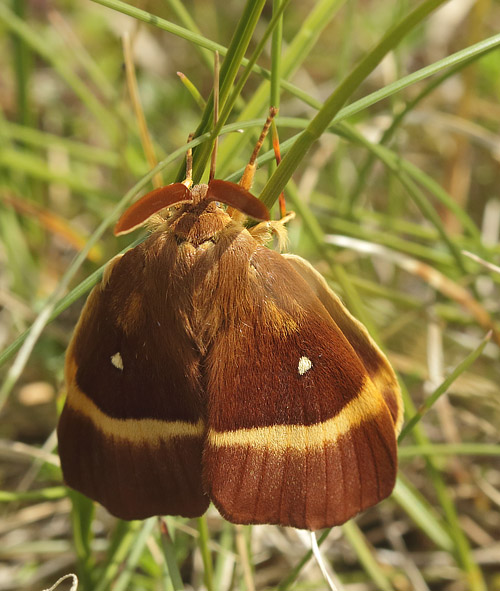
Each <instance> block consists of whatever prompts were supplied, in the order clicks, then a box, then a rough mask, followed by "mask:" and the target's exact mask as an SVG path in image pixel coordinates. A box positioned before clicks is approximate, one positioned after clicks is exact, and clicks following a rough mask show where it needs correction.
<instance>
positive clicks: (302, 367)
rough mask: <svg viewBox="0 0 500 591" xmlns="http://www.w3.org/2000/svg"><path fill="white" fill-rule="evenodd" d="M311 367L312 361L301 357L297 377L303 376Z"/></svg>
mask: <svg viewBox="0 0 500 591" xmlns="http://www.w3.org/2000/svg"><path fill="white" fill-rule="evenodd" d="M312 366H313V364H312V361H311V360H310V359H309V357H301V358H300V359H299V367H298V370H299V375H300V376H303V375H304V374H305V373H306V372H307V371H309V370H310V369H311V367H312Z"/></svg>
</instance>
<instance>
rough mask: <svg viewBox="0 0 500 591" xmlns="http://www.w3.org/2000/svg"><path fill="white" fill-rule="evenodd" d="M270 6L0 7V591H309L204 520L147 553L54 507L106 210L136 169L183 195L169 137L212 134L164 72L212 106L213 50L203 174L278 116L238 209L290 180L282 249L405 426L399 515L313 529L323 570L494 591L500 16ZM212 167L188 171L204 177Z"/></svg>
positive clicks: (234, 168)
mask: <svg viewBox="0 0 500 591" xmlns="http://www.w3.org/2000/svg"><path fill="white" fill-rule="evenodd" d="M281 4H282V2H281V1H280V0H275V2H271V1H268V2H264V1H260V0H255V1H253V2H247V3H244V2H235V1H233V2H230V1H226V2H222V1H220V0H204V1H198V2H195V1H187V2H178V1H177V0H149V1H144V2H138V1H136V2H134V3H133V4H132V3H131V4H125V3H122V2H121V1H120V0H98V1H95V2H92V1H90V0H89V1H85V2H71V1H63V0H3V2H2V3H1V4H0V108H1V111H0V363H1V366H0V379H1V383H2V388H1V390H0V396H1V404H2V414H1V415H0V460H1V464H0V489H1V490H0V501H1V505H0V507H1V509H0V511H1V513H0V561H1V562H0V591H7V590H15V589H23V590H27V591H31V590H38V589H42V588H48V587H50V585H52V584H54V583H55V581H56V580H57V578H58V577H59V576H62V575H64V574H65V573H68V572H77V573H78V575H79V578H80V584H79V589H84V590H85V591H87V590H98V591H99V590H107V589H114V590H119V589H128V590H133V591H135V590H163V589H181V588H185V589H201V588H208V589H210V590H212V589H217V590H221V591H224V590H230V589H231V590H232V589H238V590H239V589H249V590H251V589H281V590H283V589H291V588H294V589H326V588H327V583H326V581H325V579H324V578H323V576H322V574H321V573H320V571H319V569H318V567H317V566H316V565H315V563H314V561H310V562H308V561H307V559H308V558H309V555H308V554H307V552H308V549H309V540H308V538H303V537H301V535H300V534H298V533H297V532H296V531H294V530H291V529H286V528H276V527H271V526H256V527H253V528H237V527H235V526H232V525H230V524H228V523H225V522H224V521H223V520H222V518H220V517H219V516H218V515H217V513H216V511H215V510H214V509H211V510H210V511H209V513H208V515H207V518H206V519H205V518H204V519H201V520H198V521H194V522H189V521H187V520H183V519H174V518H168V520H167V524H168V531H169V534H170V535H169V536H168V537H165V536H163V537H161V536H160V532H159V528H158V527H157V524H156V521H155V520H148V521H146V522H144V523H139V522H133V523H124V522H118V521H117V520H115V519H113V518H111V517H110V516H109V515H108V514H107V513H106V512H105V511H104V510H103V509H102V508H100V507H97V508H94V507H93V505H92V504H91V503H90V502H88V501H87V500H86V499H84V498H83V497H80V496H79V495H76V494H74V493H71V494H69V492H68V490H67V489H65V488H64V487H63V486H62V480H61V474H60V470H59V468H58V457H57V451H56V439H55V435H54V428H55V425H56V421H57V415H58V412H59V410H60V408H61V405H62V402H63V397H64V392H63V364H64V352H65V349H66V346H67V344H68V342H69V339H70V336H71V332H72V330H73V327H74V325H75V323H76V321H77V318H78V315H79V312H80V310H81V307H82V305H83V303H84V298H83V297H82V296H83V295H85V294H86V293H87V292H88V291H89V289H90V288H91V286H92V285H93V284H95V283H96V282H97V281H98V279H99V277H100V273H101V272H102V269H101V268H102V266H103V265H104V264H105V263H106V262H107V261H108V260H109V259H110V258H112V257H113V256H114V255H115V254H116V253H117V252H118V251H119V250H121V249H123V248H125V247H126V246H127V244H129V243H130V238H129V237H123V238H120V239H119V240H117V239H116V238H114V237H113V235H112V231H111V228H112V225H113V224H114V222H115V221H116V219H117V217H118V215H119V213H118V209H117V205H118V204H119V202H120V200H122V199H123V198H124V196H126V199H125V200H123V201H122V203H121V205H120V208H121V209H120V211H121V210H123V209H124V207H125V201H127V202H131V200H132V199H134V198H135V197H136V196H137V195H139V194H140V192H141V191H143V190H149V189H150V188H151V187H152V185H151V181H150V177H151V176H152V175H149V177H148V178H146V179H144V176H145V175H146V174H147V173H148V172H149V171H150V170H151V168H152V166H153V164H154V163H155V162H156V161H162V160H164V159H165V158H167V162H166V164H165V166H164V167H163V168H162V171H161V174H162V175H163V182H164V183H167V182H171V181H173V180H175V179H176V178H178V177H179V175H182V172H181V171H182V167H183V146H184V144H185V142H186V140H187V136H188V134H189V133H191V132H194V131H195V130H199V131H203V130H205V131H209V130H210V129H211V126H212V124H211V115H210V112H209V109H207V110H205V111H204V112H203V106H200V104H199V102H197V101H196V100H195V97H194V96H193V93H192V92H190V90H189V89H188V88H187V86H186V85H184V84H183V83H182V81H181V79H180V78H179V76H178V75H177V73H178V72H182V73H183V74H184V75H185V76H186V77H187V78H188V79H189V81H190V83H191V84H192V85H194V87H196V88H197V89H198V91H199V93H200V95H201V97H202V98H203V99H205V100H206V99H208V98H209V96H210V93H211V89H212V84H213V50H214V49H217V48H218V49H219V51H220V53H221V64H222V74H223V76H222V79H221V89H222V90H221V94H222V96H223V98H224V99H225V105H226V107H227V113H225V114H226V115H227V119H226V120H225V123H227V124H234V125H233V126H232V127H231V128H230V129H231V131H230V132H229V133H225V134H223V136H222V137H221V141H220V148H219V156H218V168H217V176H218V177H220V178H231V180H236V178H237V176H236V177H231V176H230V175H232V174H235V173H236V172H238V171H240V170H241V168H242V167H243V166H244V165H245V163H246V161H247V159H248V157H249V155H250V152H251V149H252V145H253V143H254V142H255V140H256V138H257V137H258V133H259V130H260V127H261V125H262V122H263V120H264V119H265V116H266V114H267V111H268V108H269V106H270V105H271V104H273V105H278V106H279V107H280V113H279V116H278V118H277V129H278V132H279V136H280V140H281V142H282V154H283V155H285V159H284V161H283V167H282V168H281V169H278V173H276V172H275V169H276V167H275V165H274V164H273V159H274V156H273V154H272V151H271V145H270V141H269V142H268V143H267V144H266V145H265V147H264V152H267V156H266V154H264V158H263V161H262V163H261V167H260V169H259V171H258V173H257V176H256V179H255V183H254V188H253V192H254V194H256V195H259V194H261V191H262V190H263V191H264V198H265V200H266V203H272V202H274V201H275V200H276V198H277V195H278V193H279V190H280V189H281V187H282V186H283V185H284V184H285V183H287V184H286V188H285V197H286V199H287V207H288V209H289V210H294V211H295V212H296V213H297V216H296V219H295V220H294V221H293V222H291V223H290V224H289V235H290V244H289V247H288V250H289V251H290V252H293V253H296V254H300V255H301V256H304V257H306V258H307V259H308V260H310V261H311V262H312V263H313V264H315V266H316V267H317V268H318V269H319V270H320V271H321V272H322V273H324V275H325V277H326V278H327V280H328V281H329V283H330V284H331V286H332V287H333V288H334V289H335V290H336V291H337V292H338V293H339V294H340V295H341V297H342V298H343V300H344V301H345V302H346V304H347V306H348V307H349V309H350V310H351V311H352V312H353V313H354V314H355V315H356V316H357V317H358V318H360V319H361V320H362V321H363V322H364V323H365V324H366V325H367V327H368V328H369V330H370V332H371V333H372V334H373V336H374V338H375V339H376V340H377V341H378V342H379V343H380V344H381V346H382V347H383V348H384V350H385V351H386V352H387V354H388V356H389V358H390V360H391V361H392V363H393V365H394V367H395V369H396V371H397V372H398V374H399V376H400V380H401V385H402V388H403V391H404V396H405V400H406V412H407V420H410V418H411V417H412V416H414V415H415V412H416V409H418V408H420V409H421V415H422V421H419V422H417V421H416V420H414V421H413V422H412V423H410V425H409V427H408V428H406V429H405V430H404V436H403V438H402V440H401V448H400V449H401V451H400V479H399V481H398V484H397V487H396V489H395V492H394V494H393V496H392V497H391V498H390V499H389V500H386V501H384V502H383V503H382V504H380V505H379V506H378V507H375V508H372V509H370V510H369V511H367V512H365V513H364V514H362V515H360V516H359V517H358V518H357V519H356V520H355V521H352V522H350V523H348V524H346V525H345V526H343V527H342V528H335V529H334V530H333V531H331V532H330V533H329V535H328V536H327V537H326V539H325V541H324V542H323V544H322V546H321V548H322V552H323V554H324V556H325V560H326V562H327V565H328V567H329V568H332V569H333V570H334V571H335V573H336V576H337V577H338V578H339V580H340V581H341V585H342V587H343V588H345V589H349V590H352V591H354V590H356V591H361V590H367V591H368V590H371V589H383V590H401V591H406V590H413V589H416V590H417V591H426V590H440V591H441V590H443V591H444V590H446V591H462V590H463V591H469V590H472V591H476V590H486V589H487V590H488V591H490V590H491V591H494V590H496V589H500V564H499V563H500V558H499V557H500V542H499V539H500V511H499V506H500V463H499V456H500V446H499V444H498V443H499V425H500V386H499V384H500V364H499V345H500V323H499V311H500V288H499V282H500V268H499V266H498V265H500V246H499V231H500V195H499V187H500V170H499V159H500V137H499V130H500V123H499V121H500V106H499V97H500V54H499V50H498V49H497V48H498V46H499V45H500V35H499V34H498V31H500V4H499V3H498V2H493V1H486V0H477V1H470V0H451V1H449V2H443V1H439V0H434V1H430V0H426V1H425V2H409V1H403V0H387V1H385V2H375V1H372V0H316V1H311V0H303V1H301V2H296V1H290V2H287V3H286V5H284V10H283V12H282V15H281V17H276V11H277V10H278V9H279V7H280V5H281ZM273 14H274V15H275V18H274V20H273ZM270 23H271V25H272V26H271V27H270ZM274 25H275V26H274ZM235 33H236V34H235ZM124 36H127V38H128V40H129V44H130V48H131V55H132V58H131V59H130V60H128V66H129V67H131V66H134V69H135V77H136V84H135V85H134V84H132V85H131V84H130V82H129V83H127V76H126V67H125V61H126V60H125V59H124V50H123V39H124ZM263 41H264V42H263ZM259 44H260V45H259ZM261 46H262V47H261ZM226 48H229V52H228V55H227V56H226V57H225V53H226ZM255 52H258V55H257V54H256V53H255ZM243 55H245V56H246V57H247V58H249V59H250V58H252V56H255V58H256V66H255V67H254V68H253V71H251V72H250V71H248V72H247V73H248V78H246V74H245V69H244V68H245V63H246V62H242V57H243ZM242 77H245V78H244V80H245V83H244V85H243V86H242V88H241V90H237V92H236V93H235V95H234V96H233V97H231V91H232V89H234V88H235V86H236V85H237V84H238V81H241V80H243V78H242ZM134 92H135V93H136V94H137V95H138V96H139V98H140V103H141V105H142V110H143V114H144V121H145V122H146V125H147V129H148V131H149V137H150V140H151V146H152V150H151V151H150V154H153V156H151V155H150V158H149V160H148V157H147V156H146V149H145V143H144V139H143V138H142V139H141V126H140V124H139V122H138V114H137V110H136V109H134V106H133V101H132V100H131V93H134ZM224 93H225V94H224ZM233 99H234V100H233ZM209 106H210V104H209ZM311 122H312V123H311ZM304 128H307V131H306V133H304V134H302V135H300V133H301V132H302V130H303V129H304ZM292 146H293V147H292ZM176 150H178V151H179V153H178V157H177V158H174V159H170V160H168V156H169V155H170V154H172V153H173V152H174V151H176ZM209 153H210V143H209V142H205V144H203V145H202V146H201V148H200V149H199V150H198V151H196V152H195V173H196V174H198V176H201V173H202V171H203V170H204V169H205V167H206V158H207V156H208V155H209ZM287 154H289V156H287ZM205 174H206V173H205ZM142 179H144V180H142ZM141 180H142V182H141ZM287 181H288V182H287ZM137 183H139V185H137ZM264 187H265V189H264ZM273 215H274V217H275V218H277V217H278V215H279V214H278V212H277V211H274V212H273ZM103 222H104V225H101V224H102V223H103ZM100 225H101V226H100ZM98 228H100V229H99V230H98V232H97V233H96V229H98ZM134 237H135V236H134ZM82 249H85V250H83V254H81V255H80V257H79V258H76V259H75V257H76V255H77V253H79V252H80V253H81V252H82ZM99 269H101V271H99ZM48 320H50V322H47V321H48ZM30 329H33V332H32V333H31V335H32V337H33V338H32V340H31V341H30V339H28V340H26V335H27V332H26V331H28V330H30ZM487 335H489V336H488V340H487V342H486V341H485V339H486V337H487ZM34 337H36V339H35V338H34ZM23 344H24V348H21V346H22V345H23ZM424 401H427V406H426V407H425V409H424V408H423V407H422V406H421V405H422V404H424ZM424 414H425V416H423V415H424ZM417 418H420V415H417ZM70 582H71V581H65V582H64V583H61V586H60V588H61V589H62V588H64V589H66V588H69V586H70Z"/></svg>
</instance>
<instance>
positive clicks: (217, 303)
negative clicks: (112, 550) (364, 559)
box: [58, 131, 402, 530]
mask: <svg viewBox="0 0 500 591" xmlns="http://www.w3.org/2000/svg"><path fill="white" fill-rule="evenodd" d="M264 133H265V131H264V132H263V135H264ZM262 139H263V138H262ZM258 147H260V146H257V147H256V151H258ZM256 151H254V156H256ZM254 156H253V157H252V158H253V160H252V161H251V163H250V164H249V166H248V167H247V171H246V174H245V175H244V177H243V179H242V182H241V183H240V185H235V184H233V183H229V182H225V181H221V180H212V181H211V182H210V183H209V184H208V185H203V184H202V185H197V186H195V187H193V188H190V187H191V182H190V180H189V179H188V180H187V181H185V182H184V183H174V184H173V185H169V186H166V187H162V188H161V189H157V190H156V191H152V192H151V193H149V194H148V195H146V196H145V197H143V198H142V199H141V200H140V201H138V202H137V203H136V204H135V205H133V206H132V207H131V208H130V209H129V210H128V211H127V212H125V214H124V215H123V216H122V218H121V219H120V221H119V222H118V224H117V228H116V229H115V233H125V232H128V231H130V230H132V229H134V228H135V227H137V226H138V225H141V224H142V223H143V222H144V221H145V220H146V219H148V218H150V216H151V215H153V214H155V217H154V222H153V224H152V226H153V231H152V233H151V235H150V236H149V238H148V239H147V240H146V241H145V242H143V243H142V244H140V245H139V246H136V247H135V248H133V249H131V250H129V251H128V252H126V254H124V255H123V256H121V257H117V258H115V259H113V260H112V261H111V263H110V264H109V266H108V268H107V269H106V272H105V274H104V277H103V280H102V282H101V283H100V284H99V285H97V286H96V287H95V288H94V290H93V291H92V293H91V294H90V296H89V298H88V300H87V303H86V305H85V307H84V309H83V312H82V315H81V318H80V320H79V322H78V325H77V327H76V330H75V333H74V335H73V339H72V341H71V344H70V346H69V349H68V352H67V358H66V367H65V378H66V386H67V393H68V394H67V400H66V404H65V406H64V410H63V412H62V415H61V419H60V422H59V426H58V437H59V453H60V456H61V464H62V469H63V474H64V478H65V481H66V482H67V484H68V485H69V486H71V487H73V488H75V489H77V490H79V491H81V492H82V493H84V494H86V495H87V496H89V497H91V498H92V499H95V500H96V501H99V502H100V503H101V504H102V505H104V506H105V507H106V508H107V509H108V510H109V511H110V512H111V513H113V514H114V515H116V516H118V517H121V518H123V519H142V518H146V517H149V516H152V515H163V514H167V515H182V516H184V517H195V516H200V515H202V514H203V513H204V512H205V511H206V509H207V507H208V505H209V503H210V501H212V502H213V503H214V505H215V506H216V507H217V508H218V510H219V511H220V513H221V514H222V515H223V516H224V517H225V518H226V519H228V520H229V521H231V522H234V523H243V524H248V523H254V524H256V523H273V524H280V525H288V526H294V527H298V528H305V529H310V530H316V529H319V528H323V527H329V526H334V525H338V524H341V523H343V522H345V521H346V520H348V519H350V518H351V517H353V516H354V515H356V514H357V513H358V512H360V511H362V510H363V509H366V508H367V507H370V506H372V505H375V504H376V503H378V502H379V501H380V500H382V499H384V498H385V497H387V496H388V495H389V494H390V493H391V491H392V489H393V487H394V482H395V476H396V471H397V451H396V437H397V434H398V433H399V430H400V428H401V423H402V402H401V394H400V390H399V387H398V383H397V380H396V377H395V375H394V372H393V370H392V368H391V366H390V365H389V362H388V361H387V359H386V357H385V356H384V354H383V353H382V352H381V351H380V349H379V348H378V347H377V345H376V344H375V342H374V341H373V340H372V339H371V337H370V336H369V334H368V332H367V331H366V329H365V328H364V326H363V325H362V324H360V323H359V322H358V321H357V320H356V319H355V318H353V317H352V316H351V314H350V313H349V312H348V311H347V309H346V308H345V307H344V306H343V304H342V303H341V301H340V300H339V298H338V297H337V296H336V295H335V294H334V293H333V291H332V290H331V289H330V288H329V287H328V285H327V283H326V281H325V280H324V279H323V277H322V276H321V275H320V274H319V273H318V272H317V271H315V269H314V268H313V267H312V266H311V265H310V264H309V263H307V262H306V261H305V260H303V259H301V258H300V257H297V256H292V255H281V254H278V253H277V252H275V251H273V250H270V249H268V248H267V247H266V246H265V243H266V242H267V241H268V240H269V239H270V236H271V230H276V231H278V232H280V233H281V234H283V233H284V232H285V230H284V228H283V224H282V223H280V222H267V221H265V222H262V223H260V224H258V225H256V226H254V227H253V228H251V229H247V228H245V226H244V225H243V223H242V220H241V218H242V216H241V214H240V213H239V212H242V213H243V214H246V215H248V216H251V217H254V218H257V219H267V218H268V214H267V210H266V208H265V207H264V206H263V205H262V203H261V202H260V201H258V200H257V199H256V198H255V197H254V196H253V195H251V193H249V191H248V190H249V188H250V184H251V178H252V176H253V171H254V170H255V164H254V161H255V158H254ZM188 176H189V175H188ZM216 202H221V203H225V204H227V205H229V206H230V209H228V210H227V211H226V210H225V209H224V208H223V207H221V206H220V205H218V204H217V203H216ZM165 207H170V209H169V210H168V212H167V213H162V214H161V215H159V214H158V212H159V210H163V209H164V208H165Z"/></svg>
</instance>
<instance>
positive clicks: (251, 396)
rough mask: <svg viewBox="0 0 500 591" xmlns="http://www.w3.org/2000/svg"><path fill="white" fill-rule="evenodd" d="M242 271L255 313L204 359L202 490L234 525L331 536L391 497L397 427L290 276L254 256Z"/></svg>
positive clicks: (266, 257)
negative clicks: (247, 275) (249, 276)
mask: <svg viewBox="0 0 500 591" xmlns="http://www.w3.org/2000/svg"><path fill="white" fill-rule="evenodd" d="M250 264H251V266H252V267H253V269H254V271H253V273H254V283H253V285H251V288H250V289H249V293H245V294H242V298H243V297H248V298H251V297H254V298H255V302H254V306H253V309H255V310H256V312H255V314H254V315H253V316H252V318H247V319H246V321H242V322H241V323H240V325H239V326H237V327H236V328H237V329H236V330H232V331H227V332H223V333H222V334H220V336H218V338H217V339H216V341H215V343H214V346H213V348H212V350H211V351H210V352H209V354H208V357H207V363H206V371H207V374H208V386H207V389H208V401H209V408H208V426H209V430H208V436H207V437H208V440H207V446H206V449H205V453H204V456H203V458H204V481H205V486H206V488H207V490H208V491H209V494H210V497H211V499H212V500H213V502H214V503H215V505H216V506H217V507H218V509H219V510H220V511H221V513H222V514H223V515H224V516H225V517H227V518H228V519H229V520H231V521H234V522H240V523H278V524H282V525H292V526H295V527H299V528H307V529H319V528H322V527H327V526H333V525H337V524H341V523H343V522H345V521H346V520H348V519H349V518H351V517H352V516H354V515H355V514H356V513H358V512H359V511H361V510H363V509H366V508H367V507H369V506H371V505H374V504H376V503H377V502H379V501H380V500H382V499H383V498H385V497H386V496H388V495H389V494H390V492H391V491H392V488H393V486H394V482H395V476H396V470H397V457H396V435H395V421H394V420H393V417H392V415H391V412H390V410H389V408H388V406H387V404H386V402H385V400H384V396H383V395H382V393H381V392H380V390H379V389H378V388H377V386H376V384H375V383H374V382H373V381H372V380H371V378H370V374H369V373H368V371H367V369H366V367H365V366H364V364H363V361H362V359H360V358H359V357H358V355H356V353H355V352H354V350H353V348H352V346H351V344H350V343H349V341H348V339H347V338H345V337H344V335H343V334H342V332H341V331H340V330H339V328H338V326H337V325H336V323H335V322H334V321H333V319H332V317H331V316H330V314H329V313H328V311H327V310H326V308H325V307H324V306H323V304H322V303H321V302H320V301H319V300H318V298H317V297H316V295H315V294H314V293H313V291H312V290H311V288H310V287H309V286H308V284H307V283H306V282H305V280H304V279H303V278H302V277H301V276H300V275H298V274H297V273H296V272H295V271H294V269H293V267H292V266H291V265H289V264H288V262H287V261H286V260H285V259H284V258H283V257H281V256H280V255H277V254H276V253H274V252H272V251H269V250H267V249H263V248H262V249H258V250H257V251H256V253H255V255H254V257H253V258H252V260H251V262H250ZM272 352H274V353H275V355H273V354H272ZM229 353H231V354H229ZM219 360H224V361H223V365H224V370H223V372H220V371H219V363H220V361H219Z"/></svg>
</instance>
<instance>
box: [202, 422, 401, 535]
mask: <svg viewBox="0 0 500 591" xmlns="http://www.w3.org/2000/svg"><path fill="white" fill-rule="evenodd" d="M386 419H387V418H386V417H381V419H380V420H379V421H377V420H371V421H368V422H367V423H366V424H363V425H361V426H360V427H357V428H353V429H352V432H351V433H349V434H346V435H344V436H343V437H342V438H340V439H339V440H337V441H336V442H335V443H325V444H324V445H323V446H322V447H321V448H317V447H313V448H305V449H301V450H298V449H295V448H293V447H286V446H284V448H283V449H282V450H280V451H277V450H274V451H273V450H272V449H269V448H259V447H258V446H252V444H247V445H237V444H232V445H224V446H221V447H216V446H214V447H212V453H213V456H214V457H216V458H217V461H216V462H214V463H213V464H212V465H211V471H210V477H211V479H212V481H213V485H212V489H211V497H212V500H213V501H214V503H215V504H216V506H217V507H218V508H219V510H220V512H221V514H222V515H223V516H224V517H225V518H226V519H228V520H230V521H233V522H237V523H245V524H249V523H277V524H282V525H288V526H293V527H298V528H305V529H311V530H316V529H321V528H323V527H331V526H333V525H337V524H341V523H344V522H345V521H347V520H348V519H350V518H351V517H353V516H354V515H356V514H357V513H358V512H359V511H362V510H364V509H367V508H368V507H371V506H373V505H375V504H376V503H378V502H379V501H381V500H382V499H384V498H385V497H387V496H388V495H389V494H390V493H391V491H392V489H393V487H394V474H395V470H396V461H395V455H396V449H395V440H394V435H393V432H391V425H390V424H388V421H387V420H386ZM384 429H385V431H386V435H385V436H384ZM206 461H207V459H206Z"/></svg>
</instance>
